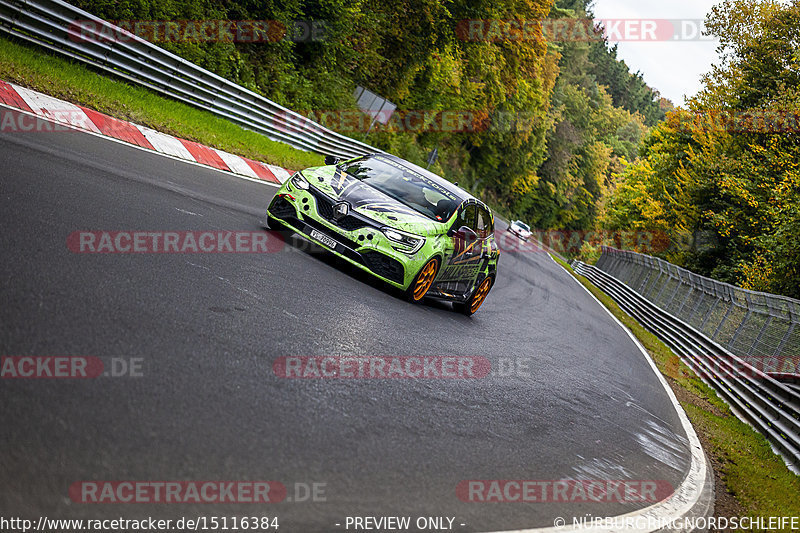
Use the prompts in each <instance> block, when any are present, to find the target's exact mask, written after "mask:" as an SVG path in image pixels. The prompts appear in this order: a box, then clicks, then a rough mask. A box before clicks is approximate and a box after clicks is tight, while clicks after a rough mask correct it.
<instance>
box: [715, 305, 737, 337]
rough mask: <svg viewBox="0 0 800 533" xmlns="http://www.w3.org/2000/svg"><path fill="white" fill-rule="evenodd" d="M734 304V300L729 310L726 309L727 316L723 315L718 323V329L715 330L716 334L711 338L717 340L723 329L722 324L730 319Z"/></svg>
mask: <svg viewBox="0 0 800 533" xmlns="http://www.w3.org/2000/svg"><path fill="white" fill-rule="evenodd" d="M733 305H734V304H733V302H730V305H729V306H728V310H727V311H725V316H723V317H722V320H721V321H720V323H719V324H718V325H717V329H716V330H714V334H713V335H712V336H711V338H712V339H713V340H717V335H719V332H720V331H721V330H722V324H724V323H725V321H726V320H728V315H730V314H731V310H732V309H733Z"/></svg>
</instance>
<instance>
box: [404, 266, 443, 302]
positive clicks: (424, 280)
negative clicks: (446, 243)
mask: <svg viewBox="0 0 800 533" xmlns="http://www.w3.org/2000/svg"><path fill="white" fill-rule="evenodd" d="M437 272H439V259H437V258H436V257H434V258H433V259H431V260H430V261H428V262H427V263H425V266H423V267H422V268H421V269H420V271H419V273H418V274H417V277H416V278H414V281H412V282H411V285H409V286H408V290H407V291H406V298H408V300H409V301H411V302H414V303H418V302H421V301H422V299H423V298H424V297H425V293H427V292H428V289H430V288H431V285H433V280H434V279H436V274H437Z"/></svg>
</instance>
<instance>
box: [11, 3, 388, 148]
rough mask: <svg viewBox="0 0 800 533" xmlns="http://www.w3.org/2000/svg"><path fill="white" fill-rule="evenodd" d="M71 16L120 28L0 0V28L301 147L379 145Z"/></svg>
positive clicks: (55, 8) (48, 7)
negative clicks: (91, 33) (86, 30)
mask: <svg viewBox="0 0 800 533" xmlns="http://www.w3.org/2000/svg"><path fill="white" fill-rule="evenodd" d="M77 21H92V22H94V23H95V27H96V28H98V34H99V35H122V34H125V33H126V32H125V31H124V30H122V29H120V28H117V27H116V26H114V25H113V24H110V23H108V22H105V21H103V20H101V19H99V18H97V17H95V16H94V15H91V14H90V13H87V12H86V11H83V10H81V9H78V8H77V7H75V6H73V5H70V4H68V3H66V2H63V1H61V0H0V31H3V32H5V33H7V34H10V35H13V36H14V37H16V38H18V39H23V40H25V41H28V42H31V43H35V44H37V45H40V46H42V47H45V48H47V49H49V50H52V51H55V52H57V53H59V54H61V55H64V56H67V57H69V58H72V59H73V60H75V61H80V62H82V63H86V64H88V65H91V66H92V67H94V68H98V69H101V70H104V71H106V72H109V73H111V74H113V75H115V76H119V77H121V78H123V79H125V80H127V81H130V82H132V83H135V84H137V85H142V86H144V87H147V88H149V89H152V90H154V91H156V92H158V93H161V94H163V95H166V96H169V97H171V98H174V99H176V100H179V101H181V102H184V103H187V104H189V105H192V106H195V107H199V108H201V109H205V110H207V111H211V112H212V113H214V114H216V115H218V116H220V117H224V118H226V119H228V120H230V121H232V122H234V123H236V124H239V125H240V126H242V127H244V128H247V129H250V130H253V131H256V132H258V133H261V134H263V135H266V136H267V137H269V138H270V139H272V140H275V141H280V142H284V143H286V144H289V145H291V146H294V147H295V148H299V149H302V150H308V151H314V152H319V153H321V154H326V155H327V154H331V155H335V156H338V157H343V158H350V157H355V156H359V155H365V154H369V153H375V152H380V151H381V150H378V149H377V148H374V147H372V146H369V145H367V144H364V143H362V142H359V141H356V140H354V139H350V138H349V137H346V136H344V135H340V134H338V133H336V132H333V131H331V130H329V129H327V128H325V127H323V126H321V125H319V124H317V123H316V122H313V121H310V120H309V119H307V118H305V117H303V116H302V115H300V114H298V113H295V112H293V111H290V110H288V109H286V108H285V107H282V106H280V105H278V104H276V103H275V102H272V101H270V100H268V99H267V98H264V97H263V96H260V95H258V94H256V93H254V92H252V91H249V90H247V89H245V88H243V87H240V86H239V85H236V84H235V83H233V82H230V81H228V80H226V79H224V78H221V77H220V76H217V75H216V74H213V73H211V72H209V71H207V70H205V69H202V68H200V67H198V66H197V65H195V64H193V63H190V62H188V61H186V60H184V59H181V58H180V57H178V56H176V55H175V54H172V53H170V52H167V51H166V50H164V49H162V48H159V47H158V46H155V45H153V44H152V43H149V42H147V41H145V40H143V39H141V38H138V37H135V36H133V35H131V38H130V39H127V38H126V39H103V38H100V37H98V38H83V37H82V36H81V35H77V34H76V26H75V24H76V22H77Z"/></svg>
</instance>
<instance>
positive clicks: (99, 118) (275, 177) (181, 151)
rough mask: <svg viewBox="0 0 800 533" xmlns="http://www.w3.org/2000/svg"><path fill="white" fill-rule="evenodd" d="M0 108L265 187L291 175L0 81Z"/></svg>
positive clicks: (3, 126) (20, 127)
mask: <svg viewBox="0 0 800 533" xmlns="http://www.w3.org/2000/svg"><path fill="white" fill-rule="evenodd" d="M0 105H5V106H7V107H13V108H16V109H18V110H20V111H24V112H26V113H31V114H33V115H36V116H37V117H40V118H43V119H45V120H48V121H51V122H55V123H57V124H61V125H64V126H66V127H68V128H74V129H77V130H82V131H86V132H90V133H93V134H95V135H100V136H103V137H110V138H112V139H116V140H117V141H122V142H124V143H127V144H132V145H135V146H138V147H139V148H144V149H147V150H153V151H155V152H159V153H162V154H165V155H168V156H170V157H174V158H177V159H183V160H185V161H189V162H192V163H196V164H199V165H203V166H207V167H211V168H215V169H217V170H222V171H224V172H230V173H232V174H235V175H237V176H241V177H245V178H249V179H252V180H256V181H264V182H266V183H272V184H281V183H283V182H284V181H286V180H287V179H288V178H289V176H290V175H291V174H292V171H291V170H289V169H285V168H281V167H276V166H274V165H268V164H266V163H262V162H260V161H254V160H252V159H247V158H246V157H240V156H238V155H234V154H230V153H228V152H224V151H222V150H217V149H216V148H211V147H209V146H204V145H202V144H198V143H196V142H192V141H187V140H186V139H180V138H178V137H173V136H172V135H167V134H166V133H161V132H160V131H156V130H152V129H150V128H147V127H145V126H140V125H138V124H133V123H131V122H127V121H124V120H119V119H116V118H113V117H110V116H108V115H104V114H103V113H98V112H97V111H94V110H92V109H88V108H86V107H83V106H79V105H75V104H72V103H70V102H65V101H64V100H59V99H58V98H53V97H52V96H48V95H46V94H42V93H40V92H36V91H33V90H31V89H26V88H25V87H20V86H18V85H14V84H13V83H8V82H5V81H2V80H0ZM10 129H15V130H24V131H30V130H31V129H32V128H30V127H25V126H23V125H21V124H16V123H15V124H5V117H4V120H3V124H0V130H3V131H9V130H10Z"/></svg>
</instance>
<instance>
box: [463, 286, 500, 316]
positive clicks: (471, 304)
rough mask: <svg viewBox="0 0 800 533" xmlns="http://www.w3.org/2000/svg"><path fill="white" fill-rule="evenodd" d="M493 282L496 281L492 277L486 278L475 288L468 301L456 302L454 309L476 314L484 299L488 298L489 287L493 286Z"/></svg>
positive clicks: (466, 313) (468, 314)
mask: <svg viewBox="0 0 800 533" xmlns="http://www.w3.org/2000/svg"><path fill="white" fill-rule="evenodd" d="M493 283H494V281H493V280H492V278H491V277H486V278H484V279H483V281H481V284H480V285H478V288H477V289H475V292H473V293H472V296H470V298H469V300H467V301H466V303H458V302H456V303H454V304H453V309H454V310H456V311H458V312H459V313H462V314H465V315H467V316H470V315H473V314H475V312H476V311H477V310H478V309H480V307H481V305H482V304H483V301H484V300H486V295H487V294H489V289H491V288H492V284H493Z"/></svg>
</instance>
